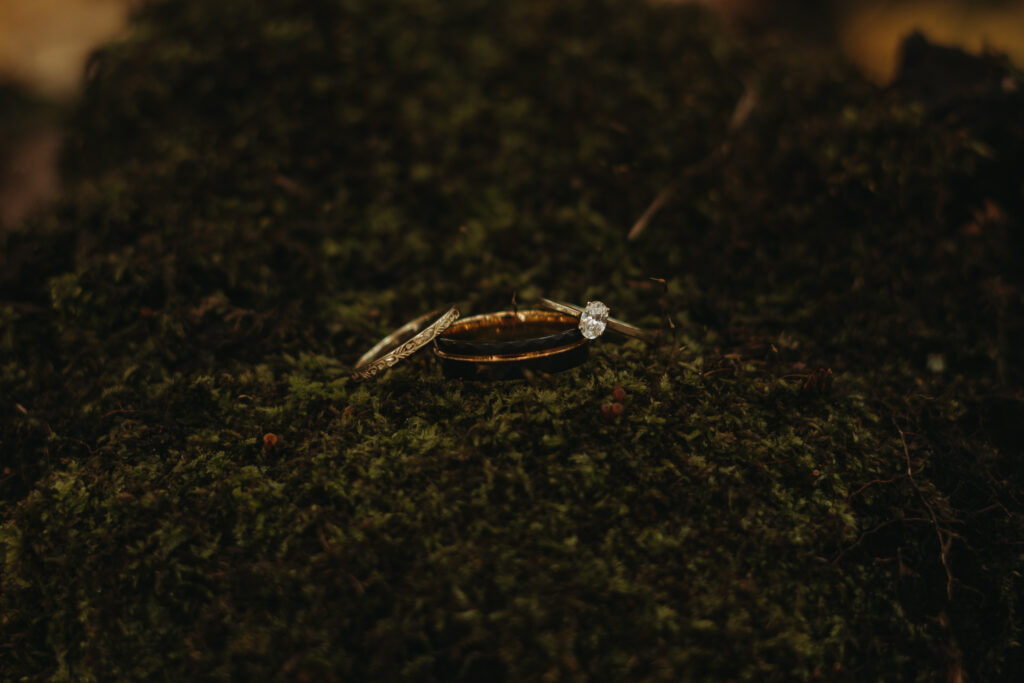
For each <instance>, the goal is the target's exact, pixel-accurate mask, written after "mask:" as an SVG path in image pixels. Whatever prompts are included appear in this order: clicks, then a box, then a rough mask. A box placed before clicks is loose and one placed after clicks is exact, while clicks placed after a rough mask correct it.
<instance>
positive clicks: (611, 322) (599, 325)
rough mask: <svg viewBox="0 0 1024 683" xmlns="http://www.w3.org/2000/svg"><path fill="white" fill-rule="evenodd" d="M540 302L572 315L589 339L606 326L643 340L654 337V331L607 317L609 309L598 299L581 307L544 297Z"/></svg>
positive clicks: (582, 332) (597, 334) (602, 330)
mask: <svg viewBox="0 0 1024 683" xmlns="http://www.w3.org/2000/svg"><path fill="white" fill-rule="evenodd" d="M540 304H541V306H543V307H544V308H549V309H551V310H553V311H558V312H559V313H564V314H566V315H571V316H573V318H575V319H577V320H578V321H579V329H580V333H581V334H582V335H583V336H584V337H585V338H587V339H590V340H593V339H597V338H598V337H600V336H601V335H602V334H603V333H604V331H605V328H606V327H607V328H609V329H612V330H615V331H616V332H618V333H619V334H624V335H626V336H627V337H634V338H636V339H642V340H644V341H645V342H653V341H654V340H655V338H656V333H655V332H652V331H649V330H641V329H640V328H639V327H634V326H633V325H630V324H629V323H624V322H622V321H621V320H618V319H616V318H610V317H608V313H609V312H610V309H609V308H608V306H606V305H605V304H603V303H602V302H600V301H588V302H587V305H586V306H584V307H582V308H581V307H579V306H575V305H573V304H567V303H564V302H561V301H552V300H551V299H544V298H542V299H541V300H540Z"/></svg>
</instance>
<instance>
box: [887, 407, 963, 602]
mask: <svg viewBox="0 0 1024 683" xmlns="http://www.w3.org/2000/svg"><path fill="white" fill-rule="evenodd" d="M892 424H893V426H894V427H896V431H897V432H899V434H900V441H901V442H902V443H903V455H904V457H906V459H907V479H909V480H910V483H911V485H912V486H913V487H914V490H915V491H917V495H918V497H919V498H920V499H921V502H922V503H924V506H925V507H926V508H927V509H928V514H929V515H930V516H931V518H932V525H933V526H934V527H935V536H936V537H937V538H938V539H939V559H941V560H942V566H943V568H945V570H946V598H947V599H949V600H952V599H953V572H952V571H950V569H949V559H948V555H949V546H950V544H951V543H952V537H951V538H950V539H949V541H948V542H947V541H946V540H944V539H943V538H942V528H941V527H940V526H939V518H938V516H937V515H936V514H935V508H933V507H932V506H931V503H929V502H928V500H927V499H926V498H925V497H924V492H922V491H921V487H920V486H918V485H917V481H915V480H914V470H913V468H912V467H911V465H910V449H909V448H908V447H907V437H906V435H904V434H903V430H902V429H900V426H899V425H898V424H896V419H895V418H893V421H892Z"/></svg>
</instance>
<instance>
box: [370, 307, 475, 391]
mask: <svg viewBox="0 0 1024 683" xmlns="http://www.w3.org/2000/svg"><path fill="white" fill-rule="evenodd" d="M438 316H440V317H438ZM458 317H459V309H458V308H456V307H455V306H451V307H444V308H439V309H437V310H436V311H431V312H430V313H427V314H426V315H421V316H420V317H418V318H416V319H415V320H410V321H409V322H407V323H406V324H404V325H402V326H401V327H399V328H398V329H397V330H395V331H394V332H392V333H391V334H389V335H388V336H386V337H384V338H383V339H381V340H380V341H379V342H377V343H376V344H375V345H374V347H373V348H372V349H370V350H369V351H367V352H366V353H364V354H363V355H362V356H361V357H360V358H359V360H357V361H356V364H355V366H353V368H352V379H355V380H364V379H369V378H371V377H373V376H374V375H377V374H379V373H381V372H383V371H384V370H387V369H388V368H390V367H392V366H394V365H395V364H396V363H398V362H399V361H400V360H402V359H403V358H408V357H409V356H411V355H412V354H414V353H416V352H417V351H419V350H420V349H422V348H423V347H424V346H426V345H427V344H429V343H430V342H432V341H433V340H434V337H436V336H437V335H439V334H441V333H442V332H444V331H445V330H447V329H448V328H449V327H450V326H451V324H452V323H453V322H455V321H456V319H458ZM431 321H433V322H431ZM428 323H429V324H428Z"/></svg>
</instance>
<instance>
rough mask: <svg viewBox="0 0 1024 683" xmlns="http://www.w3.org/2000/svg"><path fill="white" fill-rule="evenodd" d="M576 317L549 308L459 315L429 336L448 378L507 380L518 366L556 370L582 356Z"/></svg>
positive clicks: (517, 373)
mask: <svg viewBox="0 0 1024 683" xmlns="http://www.w3.org/2000/svg"><path fill="white" fill-rule="evenodd" d="M586 351H587V340H586V339H585V338H583V336H582V335H580V334H579V331H578V330H577V329H576V320H575V319H574V318H573V317H571V316H567V315H565V314H563V313H557V312H553V311H540V310H526V311H504V312H501V313H487V314H484V315H475V316H472V317H469V318H463V319H462V320H460V321H459V322H458V323H456V324H454V325H452V326H451V327H450V328H449V329H448V331H447V332H446V333H445V334H444V335H442V336H438V337H437V339H435V340H434V354H435V355H437V357H438V358H440V359H441V364H442V368H443V369H444V371H445V374H446V375H447V376H449V377H458V378H462V379H513V378H516V377H521V376H522V373H523V371H526V370H540V371H543V372H558V371H560V370H565V369H568V368H571V367H575V366H576V365H579V364H580V363H582V362H583V361H584V360H585V359H586Z"/></svg>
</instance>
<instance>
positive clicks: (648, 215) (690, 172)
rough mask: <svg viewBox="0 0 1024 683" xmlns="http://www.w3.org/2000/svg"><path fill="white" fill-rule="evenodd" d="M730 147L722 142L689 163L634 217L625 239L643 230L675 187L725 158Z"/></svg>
mask: <svg viewBox="0 0 1024 683" xmlns="http://www.w3.org/2000/svg"><path fill="white" fill-rule="evenodd" d="M731 149H732V148H731V147H730V145H729V143H728V142H723V143H722V144H720V145H719V146H718V147H716V148H715V149H714V150H712V151H711V152H710V153H709V154H708V155H707V156H705V157H704V158H703V159H701V160H700V161H698V162H696V163H693V164H690V165H689V166H687V167H686V168H685V169H683V172H682V174H681V175H680V176H679V177H678V178H676V179H675V180H673V181H672V182H671V183H669V185H668V187H666V188H665V189H664V190H662V191H661V192H659V193H658V196H657V197H655V198H654V201H653V202H651V204H650V206H648V207H647V210H646V211H644V212H643V214H641V215H640V218H638V219H636V223H634V224H633V227H632V228H630V230H629V234H628V235H626V240H627V241H630V242H632V241H633V240H635V239H636V238H637V237H639V236H640V233H641V232H643V231H644V228H646V227H647V224H648V223H650V222H651V219H652V218H654V216H655V214H657V213H658V211H660V210H661V208H662V207H663V206H665V204H667V203H668V201H669V200H670V199H671V198H672V195H673V194H674V193H675V191H676V189H678V188H679V186H680V185H681V184H682V183H683V182H684V181H686V180H690V179H692V178H693V177H695V176H698V175H700V174H701V173H704V172H705V171H706V170H707V169H709V168H711V167H712V166H714V165H715V164H717V163H718V162H719V161H722V160H723V159H725V157H726V156H728V154H729V152H730V151H731Z"/></svg>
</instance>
